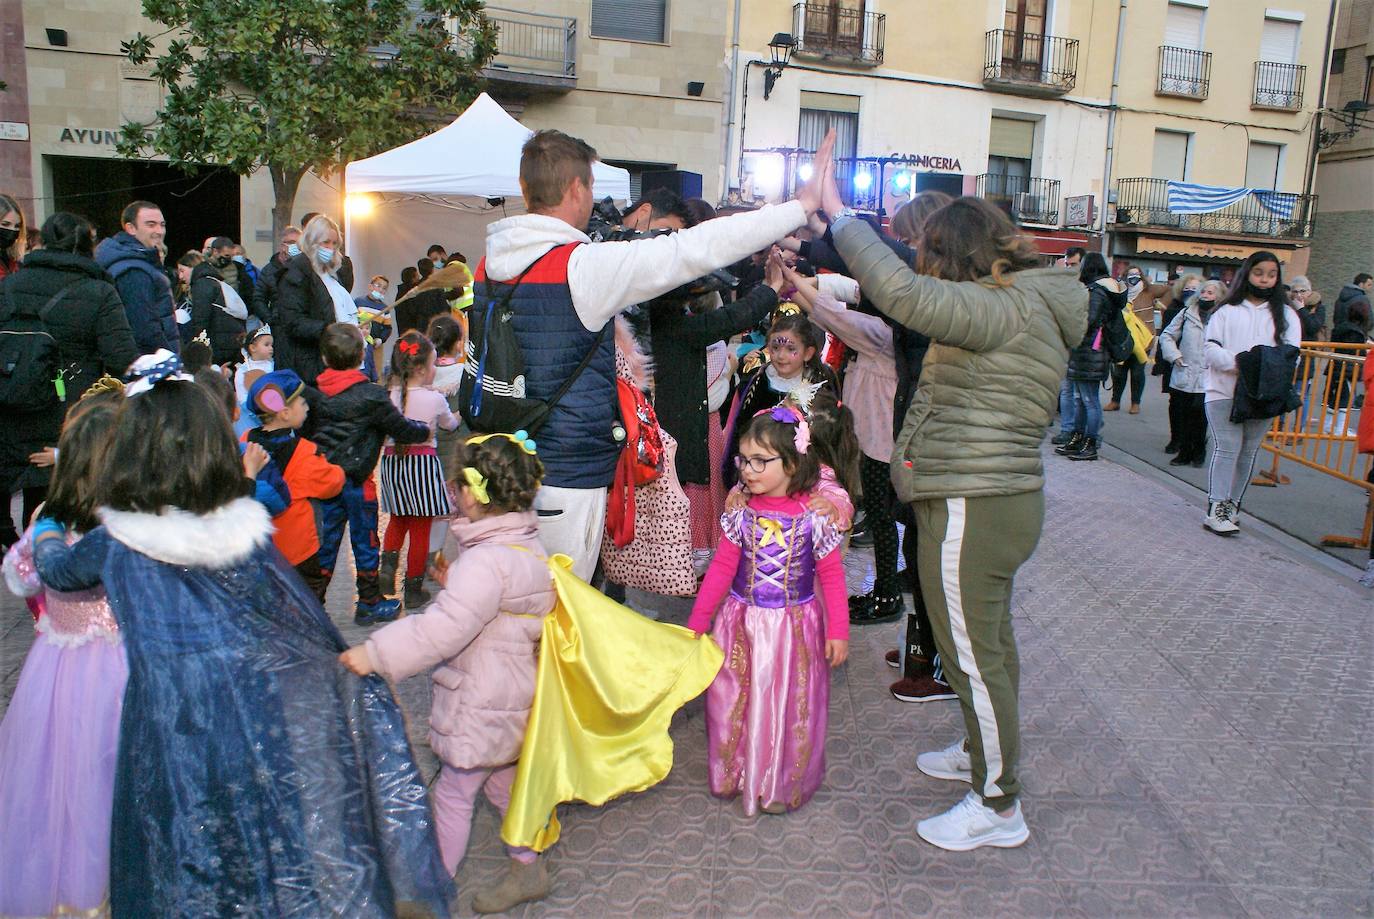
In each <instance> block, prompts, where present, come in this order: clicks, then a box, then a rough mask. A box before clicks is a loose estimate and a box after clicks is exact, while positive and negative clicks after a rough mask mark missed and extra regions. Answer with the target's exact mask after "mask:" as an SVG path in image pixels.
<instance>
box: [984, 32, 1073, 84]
mask: <svg viewBox="0 0 1374 919" xmlns="http://www.w3.org/2000/svg"><path fill="white" fill-rule="evenodd" d="M1077 81H1078V40H1077V39H1074V38H1059V37H1057V36H1054V35H1038V34H1035V33H1033V32H1017V31H1015V30H1013V29H993V30H992V31H991V32H988V33H987V35H986V36H984V49H983V85H984V86H986V87H987V88H988V89H994V90H998V91H1001V92H1012V93H1021V94H1023V95H1031V96H1061V95H1063V94H1064V93H1067V92H1069V91H1070V90H1072V89H1073V87H1074V84H1075V83H1076V82H1077Z"/></svg>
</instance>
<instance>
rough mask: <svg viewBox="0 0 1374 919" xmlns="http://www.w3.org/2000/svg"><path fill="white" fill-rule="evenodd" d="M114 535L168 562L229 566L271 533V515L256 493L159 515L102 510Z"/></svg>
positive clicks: (203, 566)
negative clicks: (197, 510)
mask: <svg viewBox="0 0 1374 919" xmlns="http://www.w3.org/2000/svg"><path fill="white" fill-rule="evenodd" d="M99 513H100V520H101V522H102V523H104V524H105V529H106V530H108V531H109V533H110V535H111V536H113V537H114V538H115V539H117V540H119V541H120V542H122V543H124V545H126V546H128V547H129V548H130V549H133V550H134V551H135V552H141V553H143V554H144V555H147V556H150V557H151V558H155V559H157V560H158V561H160V562H166V563H167V564H169V565H190V566H193V567H197V568H228V567H229V566H230V565H235V564H238V563H239V562H241V561H243V560H244V559H246V558H247V557H248V556H249V555H251V554H252V553H253V550H254V549H256V548H257V547H258V546H261V545H263V544H265V543H266V542H267V541H268V540H269V539H271V538H272V519H271V517H269V516H268V514H267V508H265V507H263V506H262V505H261V504H259V503H258V502H257V501H254V500H253V499H252V498H238V499H237V500H234V501H231V502H229V503H228V504H226V505H224V506H223V507H221V508H218V509H216V510H213V511H211V512H210V513H208V514H192V513H189V512H187V511H183V510H181V509H179V508H175V507H169V508H166V509H165V510H163V512H162V513H160V514H146V513H138V512H135V511H116V510H111V509H110V508H108V507H102V508H101V509H100V512H99Z"/></svg>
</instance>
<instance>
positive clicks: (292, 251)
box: [286, 243, 301, 258]
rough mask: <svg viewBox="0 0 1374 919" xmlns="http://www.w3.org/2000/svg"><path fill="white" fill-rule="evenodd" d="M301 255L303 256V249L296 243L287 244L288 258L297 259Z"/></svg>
mask: <svg viewBox="0 0 1374 919" xmlns="http://www.w3.org/2000/svg"><path fill="white" fill-rule="evenodd" d="M300 254H301V247H300V246H298V245H296V244H295V243H287V244H286V257H287V258H295V257H296V256H298V255H300Z"/></svg>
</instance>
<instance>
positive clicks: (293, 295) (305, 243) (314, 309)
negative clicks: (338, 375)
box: [272, 214, 358, 386]
mask: <svg viewBox="0 0 1374 919" xmlns="http://www.w3.org/2000/svg"><path fill="white" fill-rule="evenodd" d="M340 245H341V237H340V235H339V228H338V226H337V225H336V224H335V223H334V221H332V220H330V219H329V218H328V217H325V216H324V215H322V214H321V215H319V216H316V217H315V218H314V219H313V220H311V221H310V223H309V225H308V226H307V227H306V228H305V231H304V232H303V233H302V234H301V241H300V246H301V254H300V255H298V256H296V257H295V258H293V259H291V261H289V262H287V263H286V271H285V272H284V273H283V274H282V276H281V280H280V281H278V282H277V300H276V305H275V311H274V312H275V321H274V322H273V324H272V338H273V341H272V347H273V350H274V352H275V353H274V360H275V361H276V366H277V369H278V370H288V369H289V370H294V371H296V373H298V374H300V378H301V379H302V380H303V381H304V382H305V383H306V385H308V386H314V385H315V378H316V377H318V376H319V375H320V371H322V370H323V369H324V359H323V358H322V357H320V336H321V335H323V334H324V330H325V327H326V326H328V325H330V324H332V323H334V322H338V321H339V319H340V317H341V316H347V315H349V314H351V315H352V316H353V318H354V321H355V322H356V321H357V315H358V306H357V304H355V303H354V302H353V298H352V297H351V296H350V295H349V293H348V291H349V289H350V288H351V287H352V286H353V271H352V266H351V265H350V264H349V262H348V260H347V259H346V258H344V256H343V253H342V252H340V251H339V248H340ZM340 292H342V297H340Z"/></svg>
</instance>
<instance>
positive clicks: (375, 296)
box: [368, 290, 382, 300]
mask: <svg viewBox="0 0 1374 919" xmlns="http://www.w3.org/2000/svg"><path fill="white" fill-rule="evenodd" d="M368 296H369V297H371V298H372V299H373V300H381V299H382V292H381V291H380V290H374V291H372V292H371V293H369V294H368Z"/></svg>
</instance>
